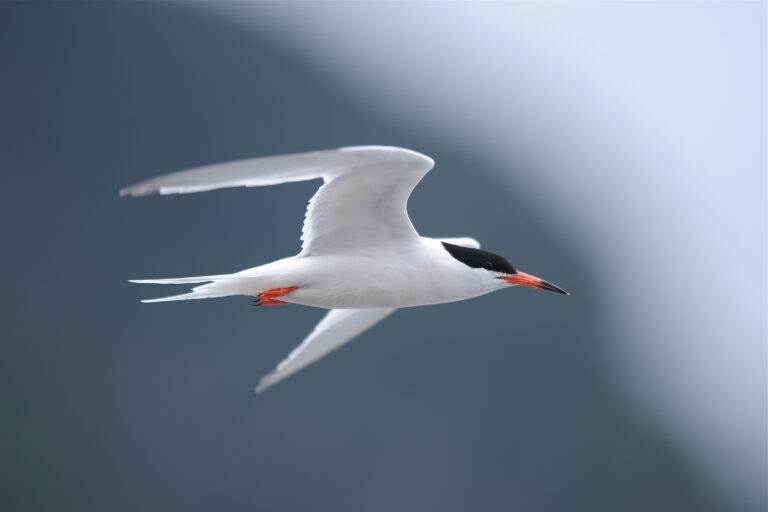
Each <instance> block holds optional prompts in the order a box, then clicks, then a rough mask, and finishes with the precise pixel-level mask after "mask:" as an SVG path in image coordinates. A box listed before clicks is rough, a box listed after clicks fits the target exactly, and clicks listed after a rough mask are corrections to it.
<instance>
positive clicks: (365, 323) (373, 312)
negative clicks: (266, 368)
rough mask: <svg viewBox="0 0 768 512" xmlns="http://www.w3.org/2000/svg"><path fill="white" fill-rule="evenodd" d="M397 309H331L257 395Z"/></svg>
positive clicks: (263, 382)
mask: <svg viewBox="0 0 768 512" xmlns="http://www.w3.org/2000/svg"><path fill="white" fill-rule="evenodd" d="M394 311H395V308H371V309H332V310H330V311H329V312H328V314H327V315H325V317H324V318H323V319H322V320H320V323H318V324H317V325H316V326H315V328H314V330H313V331H312V332H311V333H309V336H307V337H306V338H305V339H304V341H302V342H301V345H299V346H298V347H296V348H295V349H294V350H293V352H291V353H290V354H289V355H288V357H286V358H285V359H284V360H283V361H282V362H281V363H280V364H279V365H277V368H276V369H275V370H274V371H273V372H272V373H270V374H268V375H267V376H265V377H264V378H262V379H261V382H259V385H258V386H256V392H257V393H261V392H262V391H264V390H265V389H267V388H268V387H270V386H273V385H274V384H276V383H278V382H280V381H281V380H283V379H285V378H286V377H288V376H290V375H293V374H294V373H296V372H297V371H299V370H301V369H302V368H304V367H305V366H307V365H309V364H311V363H313V362H315V361H317V360H318V359H320V358H321V357H323V356H324V355H326V354H328V353H329V352H331V351H333V350H336V349H337V348H339V347H340V346H341V345H343V344H344V343H346V342H348V341H349V340H351V339H352V338H354V337H355V336H357V335H358V334H361V333H362V332H364V331H366V330H368V329H370V328H371V327H373V326H374V325H375V324H377V323H378V322H380V321H382V320H384V318H386V317H387V316H389V315H390V314H392V313H393V312H394Z"/></svg>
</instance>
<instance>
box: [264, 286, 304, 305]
mask: <svg viewBox="0 0 768 512" xmlns="http://www.w3.org/2000/svg"><path fill="white" fill-rule="evenodd" d="M296 289H298V286H289V287H287V288H272V289H271V290H265V291H263V292H261V293H260V294H259V298H258V299H256V300H255V301H254V304H255V305H256V306H278V305H280V304H289V303H288V302H285V301H282V300H278V299H277V298H278V297H282V296H284V295H288V294H289V293H291V292H292V291H294V290H296Z"/></svg>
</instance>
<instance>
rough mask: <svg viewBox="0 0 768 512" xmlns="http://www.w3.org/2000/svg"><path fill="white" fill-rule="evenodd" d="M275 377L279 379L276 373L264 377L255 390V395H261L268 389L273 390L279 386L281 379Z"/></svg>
mask: <svg viewBox="0 0 768 512" xmlns="http://www.w3.org/2000/svg"><path fill="white" fill-rule="evenodd" d="M275 377H277V375H276V374H275V373H274V372H273V373H270V374H267V375H266V376H264V377H263V378H262V379H261V380H260V381H259V383H258V385H257V386H256V387H255V388H253V393H254V394H255V395H260V394H262V393H263V392H264V391H266V390H267V389H269V388H271V387H272V386H273V385H275V384H277V382H278V380H279V379H276V378H275Z"/></svg>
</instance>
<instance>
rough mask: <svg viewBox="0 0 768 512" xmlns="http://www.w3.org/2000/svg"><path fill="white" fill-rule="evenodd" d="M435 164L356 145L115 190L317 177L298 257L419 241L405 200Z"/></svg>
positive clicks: (165, 190) (174, 190)
mask: <svg viewBox="0 0 768 512" xmlns="http://www.w3.org/2000/svg"><path fill="white" fill-rule="evenodd" d="M433 166H434V161H432V159H431V158H429V157H428V156H425V155H422V154H420V153H417V152H415V151H411V150H409V149H403V148H396V147H388V146H355V147H348V148H340V149H334V150H329V151H312V152H309V153H297V154H292V155H282V156H271V157H265V158H253V159H250V160H240V161H236V162H228V163H223V164H217V165H210V166H206V167H199V168H197V169H191V170H188V171H181V172H176V173H173V174H166V175H163V176H158V177H156V178H152V179H149V180H146V181H142V182H140V183H136V184H134V185H131V186H129V187H126V188H124V189H122V190H121V191H120V195H122V196H141V195H146V194H153V193H159V194H186V193H190V192H204V191H208V190H215V189H219V188H227V187H258V186H265V185H276V184H279V183H287V182H292V181H305V180H312V179H317V178H322V179H323V181H324V184H323V185H322V186H321V187H320V189H319V190H318V191H317V193H316V194H315V195H314V197H313V198H312V199H311V200H310V202H309V207H308V208H307V214H306V218H305V220H304V229H303V234H302V237H301V239H302V240H303V244H302V254H303V255H308V254H316V255H317V254H338V253H345V252H349V251H354V250H356V249H357V248H359V247H366V248H371V247H375V246H378V247H381V246H395V245H398V244H406V243H408V242H413V241H415V240H417V239H418V233H416V230H415V229H414V228H413V225H412V224H411V220H410V218H409V217H408V211H407V209H406V204H407V202H408V198H409V197H410V195H411V192H412V191H413V189H414V187H415V186H416V185H417V184H418V183H419V181H421V179H422V178H423V177H424V175H425V174H426V173H427V172H428V171H429V170H430V169H431V168H432V167H433Z"/></svg>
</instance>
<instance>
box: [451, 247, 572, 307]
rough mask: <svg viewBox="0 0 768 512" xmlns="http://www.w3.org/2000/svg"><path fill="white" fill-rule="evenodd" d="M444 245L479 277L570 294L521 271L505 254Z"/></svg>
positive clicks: (508, 284) (509, 284)
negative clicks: (474, 270) (500, 254)
mask: <svg viewBox="0 0 768 512" xmlns="http://www.w3.org/2000/svg"><path fill="white" fill-rule="evenodd" d="M443 247H445V250H447V251H448V252H449V253H450V255H451V256H453V257H454V258H456V259H457V260H459V261H460V262H462V263H464V264H465V265H467V266H468V267H471V268H473V269H476V273H477V275H478V277H480V278H481V279H494V280H496V281H495V282H497V283H498V284H499V286H500V287H502V288H506V287H507V286H527V287H529V288H538V289H540V290H549V291H551V292H557V293H562V294H564V295H570V294H569V293H568V292H567V291H565V290H563V289H562V288H560V287H558V286H555V285H554V284H552V283H548V282H546V281H544V280H543V279H541V278H538V277H535V276H532V275H530V274H526V273H525V272H521V271H520V270H518V269H516V268H515V267H513V266H512V264H511V263H510V262H509V261H507V259H506V258H504V257H503V256H499V255H498V254H494V253H492V252H488V251H483V250H481V249H473V248H470V247H462V246H460V245H453V244H449V243H446V242H443Z"/></svg>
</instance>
